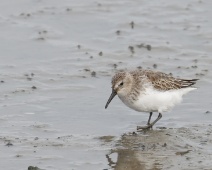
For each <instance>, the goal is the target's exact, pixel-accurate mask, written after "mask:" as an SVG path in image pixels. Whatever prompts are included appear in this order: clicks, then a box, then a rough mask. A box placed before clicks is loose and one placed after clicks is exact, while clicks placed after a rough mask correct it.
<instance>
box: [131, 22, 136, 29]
mask: <svg viewBox="0 0 212 170" xmlns="http://www.w3.org/2000/svg"><path fill="white" fill-rule="evenodd" d="M130 25H131V28H132V29H133V28H134V26H135V23H134V22H133V21H132V22H131V23H130Z"/></svg>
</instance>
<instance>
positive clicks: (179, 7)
mask: <svg viewBox="0 0 212 170" xmlns="http://www.w3.org/2000/svg"><path fill="white" fill-rule="evenodd" d="M0 3H1V5H0V46H1V52H0V59H1V62H0V70H1V72H0V87H1V91H0V94H1V95H0V96H1V97H0V100H1V102H0V106H1V113H0V129H1V133H0V152H1V154H0V167H1V168H2V169H10V170H16V169H27V168H28V167H29V166H38V167H39V168H41V169H45V170H53V169H55V170H58V169H62V170H68V169H69V170H70V169H74V170H75V169H87V170H88V169H91V170H94V169H98V170H99V169H105V170H106V169H114V168H115V166H111V164H110V163H108V159H107V154H108V152H109V151H110V150H111V148H113V147H114V145H115V143H116V141H117V140H119V139H120V137H121V135H122V134H124V133H128V132H133V131H135V130H136V126H137V125H141V124H144V123H146V120H147V118H148V116H149V115H148V114H142V113H138V112H135V111H133V110H131V109H129V108H127V107H126V106H125V105H124V104H123V103H122V102H121V101H120V100H119V99H118V97H116V98H115V99H114V100H113V101H112V103H111V104H110V106H109V108H108V109H107V110H105V109H104V106H105V103H106V101H107V99H108V97H109V95H110V93H111V84H110V83H111V77H112V75H114V73H115V72H117V71H118V70H121V69H135V68H144V69H153V70H159V71H163V72H165V73H170V74H172V75H173V76H176V77H181V78H198V79H200V81H199V82H198V83H197V85H196V86H197V87H198V90H196V91H194V92H192V93H190V94H188V95H187V96H185V100H184V102H183V103H182V104H181V105H180V106H178V107H176V108H175V109H174V110H173V111H171V112H170V113H167V114H164V116H163V119H161V121H160V122H159V123H158V124H157V126H165V127H169V128H182V127H185V126H193V125H194V124H195V126H200V127H201V128H202V129H204V128H206V127H208V126H209V125H210V124H211V123H212V121H211V120H212V115H211V112H212V102H211V97H212V93H211V85H212V73H211V71H212V69H211V64H212V58H211V53H212V48H211V43H212V41H211V40H212V30H211V28H212V20H211V16H212V10H211V6H212V2H211V1H206V0H188V1H183V0H175V1H167V0H152V1H147V0H141V1H140V0H116V1H113V0H99V1H97V0H81V1H77V0H63V1H57V0H19V1H12V0H9V1H3V0H0ZM155 116H156V115H155ZM105 138H106V139H108V138H110V139H112V141H113V142H112V143H109V144H108V143H104V142H103V141H102V140H101V139H105ZM210 144H211V143H210ZM209 146H210V147H207V148H203V152H206V150H207V152H210V153H207V154H206V156H205V157H207V158H208V160H210V159H209V157H210V155H211V154H212V149H211V148H212V147H211V146H212V145H209ZM114 159H117V155H115V156H114ZM205 165H207V167H209V166H210V165H211V163H210V161H207V163H205ZM160 167H161V166H160ZM160 167H158V169H160ZM126 169H127V168H126ZM128 169H129V168H128ZM134 169H135V168H134Z"/></svg>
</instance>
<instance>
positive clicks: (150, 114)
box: [147, 112, 152, 125]
mask: <svg viewBox="0 0 212 170" xmlns="http://www.w3.org/2000/svg"><path fill="white" fill-rule="evenodd" d="M151 117H152V112H150V113H149V119H148V122H147V125H149V124H150V120H151Z"/></svg>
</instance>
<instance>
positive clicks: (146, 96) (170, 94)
mask: <svg viewBox="0 0 212 170" xmlns="http://www.w3.org/2000/svg"><path fill="white" fill-rule="evenodd" d="M194 89H195V88H184V89H178V90H169V91H165V92H162V91H157V90H154V89H152V88H151V89H146V91H145V93H141V94H140V96H139V99H138V100H137V101H135V102H133V103H132V102H130V101H128V100H127V99H126V98H123V97H120V99H121V100H122V101H123V102H124V103H125V104H126V105H127V106H128V107H130V108H132V109H134V110H136V111H139V112H160V113H162V112H166V111H168V110H171V109H172V108H173V107H174V106H175V105H177V104H179V103H180V102H181V101H182V96H183V95H184V94H186V93H188V92H189V91H192V90H194Z"/></svg>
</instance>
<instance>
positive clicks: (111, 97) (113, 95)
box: [105, 89, 117, 109]
mask: <svg viewBox="0 0 212 170" xmlns="http://www.w3.org/2000/svg"><path fill="white" fill-rule="evenodd" d="M116 94H117V93H116V91H115V90H113V89H112V93H111V95H110V98H109V99H108V101H107V103H106V105H105V109H107V107H108V105H109V104H110V102H111V100H113V98H114V97H115V96H116Z"/></svg>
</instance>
